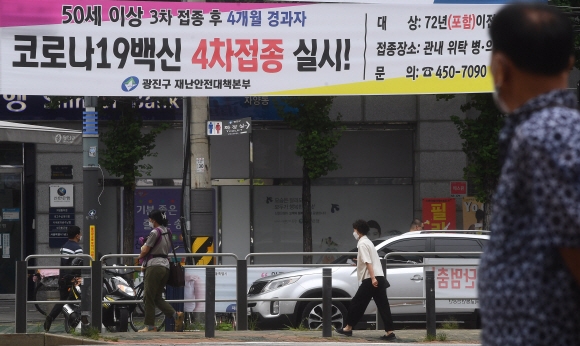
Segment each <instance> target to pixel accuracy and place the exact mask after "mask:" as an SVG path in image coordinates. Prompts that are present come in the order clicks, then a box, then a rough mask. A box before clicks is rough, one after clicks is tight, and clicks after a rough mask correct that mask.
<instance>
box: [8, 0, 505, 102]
mask: <svg viewBox="0 0 580 346" xmlns="http://www.w3.org/2000/svg"><path fill="white" fill-rule="evenodd" d="M500 6H502V5H501V4H424V3H421V4H418V3H404V2H401V3H389V4H346V3H345V4H332V3H300V4H297V3H207V2H196V3H191V2H154V1H151V2H141V1H99V2H97V3H95V2H90V1H87V0H73V1H64V0H43V1H33V0H3V1H2V2H1V3H0V37H1V40H0V75H2V79H1V80H0V94H7V95H47V94H50V95H70V96H82V95H87V94H90V95H110V96H143V95H147V96H250V95H257V96H265V95H377V94H383V95H384V94H433V93H473V92H491V91H492V89H493V87H492V82H491V72H490V69H489V66H488V64H489V60H490V52H491V49H492V42H491V40H490V39H489V37H488V28H489V25H490V23H491V21H492V19H493V17H494V14H495V13H496V12H497V11H498V9H499V8H500ZM65 70H66V73H64V71H65ZM63 78H64V79H63ZM55 80H58V81H60V83H54V81H55Z"/></svg>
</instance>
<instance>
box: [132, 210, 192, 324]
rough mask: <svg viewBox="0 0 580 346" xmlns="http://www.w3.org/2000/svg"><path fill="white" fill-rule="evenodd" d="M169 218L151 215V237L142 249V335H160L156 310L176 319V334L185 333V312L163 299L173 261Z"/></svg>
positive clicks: (163, 212) (168, 317) (140, 256)
mask: <svg viewBox="0 0 580 346" xmlns="http://www.w3.org/2000/svg"><path fill="white" fill-rule="evenodd" d="M167 223H168V221H167V215H166V213H165V211H160V210H157V209H155V210H152V211H151V212H150V213H149V226H150V227H151V228H152V230H151V233H149V235H148V236H147V240H146V242H145V244H143V246H142V247H141V253H140V254H139V258H138V261H140V262H142V266H143V269H144V270H145V280H144V282H145V297H144V298H143V302H144V304H145V328H143V329H141V330H139V332H156V331H157V327H156V326H155V325H154V321H155V307H158V308H159V310H161V311H162V312H163V313H164V314H165V318H166V319H171V318H174V319H175V331H178V332H181V331H183V318H184V315H183V312H181V311H180V312H176V311H175V309H174V308H173V307H172V306H171V305H170V304H169V303H167V302H166V301H165V299H163V289H164V288H165V285H166V284H167V280H168V279H169V259H168V258H167V256H168V254H169V251H171V240H170V239H169V237H171V232H170V231H169V230H168V229H167Z"/></svg>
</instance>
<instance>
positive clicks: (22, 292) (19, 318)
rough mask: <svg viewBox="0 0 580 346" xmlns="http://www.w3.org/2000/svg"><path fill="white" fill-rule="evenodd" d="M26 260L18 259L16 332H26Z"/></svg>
mask: <svg viewBox="0 0 580 346" xmlns="http://www.w3.org/2000/svg"><path fill="white" fill-rule="evenodd" d="M27 281H28V280H27V279H26V261H16V295H15V297H14V298H15V307H14V308H15V310H16V333H26V292H27V290H26V283H27Z"/></svg>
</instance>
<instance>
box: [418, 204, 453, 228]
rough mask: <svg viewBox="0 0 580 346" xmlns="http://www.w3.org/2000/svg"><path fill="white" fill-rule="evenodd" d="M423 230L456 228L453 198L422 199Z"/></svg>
mask: <svg viewBox="0 0 580 346" xmlns="http://www.w3.org/2000/svg"><path fill="white" fill-rule="evenodd" d="M422 207H423V229H425V230H452V229H457V228H456V224H455V222H456V211H455V198H423V204H422Z"/></svg>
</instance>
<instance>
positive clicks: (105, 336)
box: [0, 321, 480, 346]
mask: <svg viewBox="0 0 580 346" xmlns="http://www.w3.org/2000/svg"><path fill="white" fill-rule="evenodd" d="M27 332H28V333H30V334H43V333H44V331H43V330H42V323H29V324H28V328H27ZM13 333H14V324H10V325H7V324H5V323H3V324H1V325H0V345H2V344H3V343H2V340H1V339H5V338H7V337H9V335H8V334H11V335H10V336H13V335H14V334H13ZM383 333H384V332H382V331H377V330H360V331H359V330H355V331H354V333H353V336H352V337H345V336H342V335H338V334H336V333H334V332H333V336H332V337H328V338H325V337H322V331H299V330H266V331H252V330H249V331H215V337H213V338H206V336H205V331H203V330H202V331H186V332H183V333H170V332H151V333H135V332H133V331H130V332H126V333H110V332H105V333H102V334H101V335H100V338H99V340H98V341H94V342H93V340H90V339H88V340H87V339H86V338H82V337H79V336H71V335H70V334H66V333H65V332H64V328H63V326H62V324H59V323H56V321H55V323H54V324H53V328H51V333H49V334H51V335H52V336H55V337H61V338H63V339H65V338H66V339H68V338H69V337H72V338H74V339H76V340H78V341H79V342H78V343H77V344H76V345H81V344H85V345H87V344H91V343H92V344H103V343H107V344H117V345H119V344H125V345H151V344H155V345H167V346H169V345H179V344H206V345H224V344H229V343H234V344H235V343H267V344H273V345H274V344H277V343H286V344H288V343H290V344H304V345H306V344H310V343H327V342H328V343H341V344H345V343H346V344H361V343H380V344H385V343H384V342H383V341H381V340H380V339H379V337H380V336H381V335H383ZM395 334H396V335H397V340H396V343H414V344H439V345H440V344H468V345H474V344H479V343H480V341H479V335H480V330H472V329H470V330H468V329H439V330H437V335H438V340H436V341H432V342H429V341H427V340H426V331H425V330H423V329H405V330H396V331H395ZM5 340H6V339H5ZM63 341H64V340H63ZM66 341H67V342H66V343H64V342H63V343H62V344H67V345H75V343H72V344H71V343H70V340H66Z"/></svg>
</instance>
